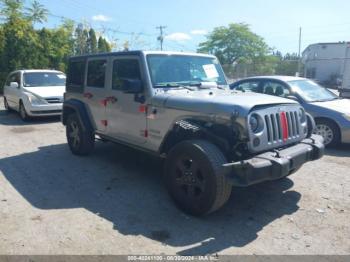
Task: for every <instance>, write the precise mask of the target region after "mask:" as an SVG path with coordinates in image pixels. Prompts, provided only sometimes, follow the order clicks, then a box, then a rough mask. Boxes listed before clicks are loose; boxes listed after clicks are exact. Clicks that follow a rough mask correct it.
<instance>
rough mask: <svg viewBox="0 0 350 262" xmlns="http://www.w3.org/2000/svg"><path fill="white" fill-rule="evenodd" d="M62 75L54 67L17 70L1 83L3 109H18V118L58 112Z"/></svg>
mask: <svg viewBox="0 0 350 262" xmlns="http://www.w3.org/2000/svg"><path fill="white" fill-rule="evenodd" d="M65 85H66V76H65V74H64V73H62V72H60V71H55V70H18V71H14V72H12V73H10V74H9V76H8V78H7V80H6V83H5V86H4V104H5V108H6V109H7V110H11V109H12V110H15V111H18V112H19V115H20V117H21V118H22V120H24V121H25V120H27V119H28V118H30V117H36V116H54V115H60V114H61V113H62V103H63V94H64V92H65Z"/></svg>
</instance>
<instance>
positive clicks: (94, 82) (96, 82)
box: [87, 60, 107, 88]
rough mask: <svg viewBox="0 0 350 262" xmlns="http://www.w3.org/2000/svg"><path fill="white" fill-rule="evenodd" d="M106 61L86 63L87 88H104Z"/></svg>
mask: <svg viewBox="0 0 350 262" xmlns="http://www.w3.org/2000/svg"><path fill="white" fill-rule="evenodd" d="M106 65H107V61H106V60H93V61H89V63H88V74H87V86H90V87H98V88H104V86H105V75H106Z"/></svg>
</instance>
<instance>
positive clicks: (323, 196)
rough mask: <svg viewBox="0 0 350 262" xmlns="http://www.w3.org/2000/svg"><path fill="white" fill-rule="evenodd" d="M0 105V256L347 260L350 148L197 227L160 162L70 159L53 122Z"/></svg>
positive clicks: (116, 156) (112, 148) (110, 148)
mask: <svg viewBox="0 0 350 262" xmlns="http://www.w3.org/2000/svg"><path fill="white" fill-rule="evenodd" d="M0 100H1V101H0V104H1V107H0V253H1V254H31V255H35V254H180V255H203V254H215V253H218V254H219V255H223V254H349V253H350V225H349V221H350V220H349V214H350V171H349V170H350V158H349V157H350V146H348V145H343V146H341V148H339V149H337V150H335V149H332V150H327V152H326V156H325V157H324V158H323V159H322V160H320V161H317V162H312V163H308V164H306V165H305V166H304V167H303V168H302V169H301V170H300V171H298V172H297V173H296V174H294V175H292V176H291V177H290V178H286V179H283V180H280V181H274V182H269V183H264V184H260V185H256V186H252V187H249V188H234V189H233V193H232V195H231V198H230V200H229V202H228V203H227V205H226V206H225V207H224V208H222V209H221V210H219V211H218V212H216V213H213V214H211V215H209V216H207V217H203V218H193V217H189V216H187V215H184V214H183V213H182V212H181V211H179V210H178V209H177V208H176V207H175V206H174V205H173V203H172V201H171V200H170V198H169V196H168V194H167V192H166V191H165V189H164V187H163V185H162V177H161V176H162V165H161V162H160V161H159V160H158V159H153V158H151V157H149V156H147V155H145V154H143V153H140V152H136V151H133V150H130V149H127V148H124V147H121V146H118V145H115V144H112V143H103V142H97V143H96V150H95V152H94V154H93V155H91V156H88V157H77V156H73V155H72V154H71V153H70V151H69V149H68V146H67V144H66V138H65V129H64V127H63V126H62V124H61V123H60V121H59V118H49V119H47V118H45V119H38V120H33V121H30V122H28V123H24V122H22V121H21V120H20V118H19V117H18V116H17V114H16V113H8V112H6V111H4V108H3V106H2V105H3V102H2V99H0Z"/></svg>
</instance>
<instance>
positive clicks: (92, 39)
mask: <svg viewBox="0 0 350 262" xmlns="http://www.w3.org/2000/svg"><path fill="white" fill-rule="evenodd" d="M88 46H89V53H91V54H95V53H97V39H96V33H95V30H94V29H93V28H91V29H90V31H89V39H88Z"/></svg>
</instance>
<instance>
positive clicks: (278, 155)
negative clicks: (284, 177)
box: [273, 149, 281, 158]
mask: <svg viewBox="0 0 350 262" xmlns="http://www.w3.org/2000/svg"><path fill="white" fill-rule="evenodd" d="M273 152H274V153H275V154H276V155H275V157H277V158H281V155H280V152H279V151H278V150H276V149H274V150H273Z"/></svg>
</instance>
